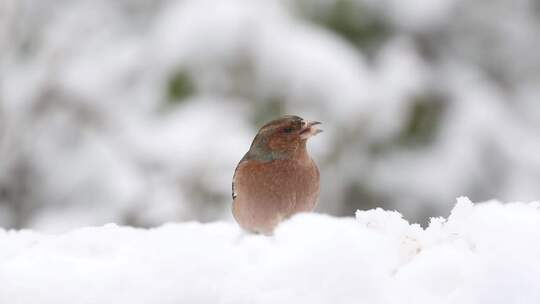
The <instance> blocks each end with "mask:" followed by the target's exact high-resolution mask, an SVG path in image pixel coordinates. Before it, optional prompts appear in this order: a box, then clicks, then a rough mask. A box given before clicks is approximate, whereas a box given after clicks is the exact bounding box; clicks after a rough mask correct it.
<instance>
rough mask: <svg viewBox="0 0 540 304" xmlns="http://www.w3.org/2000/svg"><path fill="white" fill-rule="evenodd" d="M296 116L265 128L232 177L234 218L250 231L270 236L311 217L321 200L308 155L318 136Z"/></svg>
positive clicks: (312, 124)
mask: <svg viewBox="0 0 540 304" xmlns="http://www.w3.org/2000/svg"><path fill="white" fill-rule="evenodd" d="M318 124H320V122H317V121H307V120H304V119H302V118H300V117H298V116H284V117H281V118H279V119H276V120H272V121H271V122H269V123H267V124H266V125H264V126H263V127H262V128H261V129H260V130H259V132H258V133H257V135H256V136H255V139H253V143H252V144H251V147H250V148H249V151H248V152H247V153H246V154H245V155H244V157H243V158H242V160H240V163H239V164H238V166H237V167H236V170H235V171H234V177H233V184H232V197H233V207H232V212H233V215H234V218H235V219H236V221H237V222H238V224H240V226H241V227H242V228H243V229H245V230H248V231H251V232H256V233H263V234H266V235H269V234H272V232H273V231H274V228H275V227H276V226H277V225H278V224H279V223H280V222H281V221H282V220H284V219H287V218H289V217H291V216H292V215H294V214H296V213H298V212H307V211H312V210H313V209H314V208H315V204H316V203H317V199H318V198H319V169H318V168H317V165H316V164H315V162H314V161H313V160H312V159H311V157H310V156H309V154H308V152H307V149H306V142H307V140H308V139H309V138H310V137H312V136H314V135H316V134H318V133H320V132H322V131H321V130H319V129H317V128H316V127H315V125H318Z"/></svg>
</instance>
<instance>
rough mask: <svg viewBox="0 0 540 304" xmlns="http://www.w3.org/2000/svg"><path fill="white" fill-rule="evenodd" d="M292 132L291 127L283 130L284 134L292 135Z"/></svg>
mask: <svg viewBox="0 0 540 304" xmlns="http://www.w3.org/2000/svg"><path fill="white" fill-rule="evenodd" d="M292 131H293V128H290V127H289V128H285V129H283V132H284V133H291V132H292Z"/></svg>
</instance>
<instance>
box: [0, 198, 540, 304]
mask: <svg viewBox="0 0 540 304" xmlns="http://www.w3.org/2000/svg"><path fill="white" fill-rule="evenodd" d="M538 240H540V204H539V203H529V204H525V203H508V204H503V203H500V202H497V201H490V202H486V203H479V204H473V203H471V202H470V201H469V200H468V199H467V198H459V199H458V203H457V204H456V206H455V207H454V208H453V210H452V212H451V214H450V216H449V217H448V218H447V219H443V218H433V219H432V220H431V222H430V224H429V226H428V227H427V228H425V229H423V228H422V227H420V226H419V225H417V224H409V223H408V222H407V221H405V220H403V219H402V217H401V215H400V214H399V213H398V212H396V211H384V210H382V209H374V210H368V211H358V212H357V214H356V218H336V217H331V216H327V215H322V214H302V215H298V216H296V217H294V218H292V219H291V220H289V221H287V222H285V223H283V224H282V225H280V226H279V227H278V228H277V230H276V232H275V235H274V236H272V237H265V236H260V235H249V234H246V233H244V232H242V231H241V230H240V229H239V228H238V227H237V226H236V224H234V223H230V222H214V223H208V224H201V223H196V222H190V223H181V224H173V223H171V224H165V225H163V226H160V227H157V228H152V229H141V228H131V227H123V226H117V225H115V224H108V225H105V226H102V227H87V228H80V229H75V230H73V231H71V232H67V233H62V234H42V233H38V232H33V231H25V230H23V231H5V230H0V282H2V283H1V284H0V303H10V304H27V303H28V304H29V303H42V304H49V303H51V304H53V303H54V304H63V303H73V302H74V301H75V302H76V303H92V304H98V303H129V304H136V303H165V304H166V303H329V302H333V303H505V304H508V303H539V302H540V289H539V288H538V280H539V279H540V259H538V257H539V256H540V242H538Z"/></svg>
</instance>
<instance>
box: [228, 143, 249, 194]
mask: <svg viewBox="0 0 540 304" xmlns="http://www.w3.org/2000/svg"><path fill="white" fill-rule="evenodd" d="M247 155H248V154H247V153H246V155H244V157H242V159H241V160H240V162H239V163H238V165H236V168H235V169H234V174H233V178H232V187H231V188H232V189H231V190H232V199H233V201H234V199H235V198H236V197H237V196H238V194H237V193H236V191H235V188H234V182H235V180H236V172H238V168H239V167H240V165H241V164H243V163H244V162H245V161H246V160H247Z"/></svg>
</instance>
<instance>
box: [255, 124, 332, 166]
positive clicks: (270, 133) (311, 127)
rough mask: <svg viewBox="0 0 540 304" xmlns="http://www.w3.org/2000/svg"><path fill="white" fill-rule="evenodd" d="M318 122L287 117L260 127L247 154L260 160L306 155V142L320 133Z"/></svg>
mask: <svg viewBox="0 0 540 304" xmlns="http://www.w3.org/2000/svg"><path fill="white" fill-rule="evenodd" d="M319 124H321V123H320V122H318V121H309V120H305V119H303V118H301V117H298V116H293V115H287V116H283V117H280V118H278V119H275V120H272V121H270V122H269V123H267V124H265V125H264V126H262V128H261V129H260V130H259V132H258V133H257V136H255V139H254V140H253V143H252V144H251V148H250V150H249V152H248V154H251V155H250V156H251V157H254V158H258V159H261V160H274V159H287V158H294V157H297V156H299V155H301V154H302V153H303V154H305V153H306V142H307V140H308V139H309V138H310V137H312V136H314V135H317V134H318V133H320V132H322V130H320V129H318V128H317V127H316V125H319Z"/></svg>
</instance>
